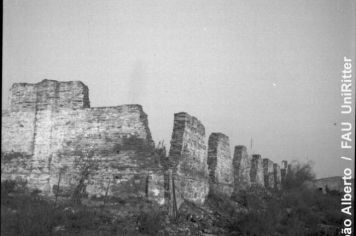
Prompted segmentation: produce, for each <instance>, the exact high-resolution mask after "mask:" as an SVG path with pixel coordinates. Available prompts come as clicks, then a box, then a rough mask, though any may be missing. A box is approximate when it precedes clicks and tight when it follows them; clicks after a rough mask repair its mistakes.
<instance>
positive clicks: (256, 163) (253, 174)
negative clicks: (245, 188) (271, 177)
mask: <svg viewBox="0 0 356 236" xmlns="http://www.w3.org/2000/svg"><path fill="white" fill-rule="evenodd" d="M250 178H251V184H252V185H254V186H260V187H264V186H265V183H264V176H263V161H262V157H261V155H259V154H253V155H252V160H251V171H250Z"/></svg>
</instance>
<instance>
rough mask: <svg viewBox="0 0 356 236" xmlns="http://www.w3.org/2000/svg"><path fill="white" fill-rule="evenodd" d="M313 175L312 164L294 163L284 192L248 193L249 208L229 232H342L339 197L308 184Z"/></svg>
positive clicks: (291, 235)
mask: <svg viewBox="0 0 356 236" xmlns="http://www.w3.org/2000/svg"><path fill="white" fill-rule="evenodd" d="M314 178H315V175H314V174H313V172H312V166H311V164H310V163H306V164H301V163H294V165H293V166H292V168H291V169H290V170H289V173H288V174H287V176H286V180H285V182H284V185H283V186H284V188H283V191H281V192H274V193H272V195H268V194H267V193H263V191H260V192H259V194H255V193H253V191H250V192H248V193H245V194H247V197H246V198H247V199H249V201H248V203H247V209H248V211H246V212H245V213H242V214H239V216H238V217H236V218H235V219H234V220H233V223H232V224H231V225H230V232H235V233H236V235H251V236H252V235H256V236H260V235H266V236H269V235H276V236H277V235H281V236H282V235H283V236H299V235H310V236H312V235H339V232H340V229H339V226H340V225H341V222H342V214H341V213H340V197H339V196H338V195H336V194H323V193H322V192H320V191H317V190H315V189H311V188H308V187H307V186H305V184H304V183H305V182H306V181H313V180H314ZM256 206H257V207H256ZM237 233H238V234H237Z"/></svg>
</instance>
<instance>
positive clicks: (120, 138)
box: [1, 80, 290, 209]
mask: <svg viewBox="0 0 356 236" xmlns="http://www.w3.org/2000/svg"><path fill="white" fill-rule="evenodd" d="M88 93H89V92H88V88H87V86H85V85H84V84H83V83H81V82H78V81H76V82H58V81H53V80H43V81H41V82H40V83H37V84H24V83H19V84H14V85H13V86H12V88H11V93H10V97H9V104H10V106H9V109H8V110H7V111H2V133H1V136H2V142H1V148H2V156H1V164H2V165H1V173H2V175H1V178H2V179H21V180H25V181H27V182H28V185H29V186H30V187H32V188H38V189H40V190H41V191H42V192H43V193H45V194H59V195H63V196H69V195H71V194H73V193H74V192H76V191H78V188H83V189H82V190H83V191H84V192H85V193H86V194H87V195H89V196H97V197H100V196H104V195H106V194H108V195H109V196H115V197H119V198H130V197H135V196H136V197H137V196H140V197H141V196H146V197H148V198H150V199H153V200H155V201H157V202H159V203H160V204H163V203H165V202H167V204H168V205H171V206H174V207H173V208H179V205H180V204H181V203H182V202H183V201H184V200H189V201H193V202H195V203H199V204H201V203H203V202H204V201H205V198H206V196H207V195H208V192H209V189H210V190H211V192H214V191H217V192H221V193H224V194H226V195H228V196H230V195H231V194H232V193H236V194H237V193H239V191H243V190H247V189H248V188H249V187H250V186H251V185H259V186H266V187H267V188H270V189H272V188H275V189H280V186H281V179H282V180H283V178H285V176H286V173H287V171H288V168H290V166H289V165H287V162H283V165H282V168H279V166H278V165H276V164H275V165H273V162H271V161H270V160H268V159H263V160H262V159H261V156H260V155H253V156H252V158H251V157H249V155H248V153H247V149H246V147H245V146H235V149H234V155H233V158H232V157H231V153H230V144H229V138H228V137H227V136H226V135H224V134H222V133H212V134H211V135H210V136H209V141H208V146H209V147H208V149H207V147H206V144H205V127H204V125H203V124H202V123H201V122H200V121H199V120H198V119H197V118H195V117H193V116H191V115H189V114H187V113H184V112H181V113H176V114H175V115H174V127H173V133H172V140H171V148H170V152H169V157H168V158H164V160H163V159H162V156H160V155H158V154H157V152H156V151H155V149H154V142H153V140H152V137H151V133H150V130H149V127H148V120H147V115H146V114H145V112H144V111H143V109H142V107H141V106H140V105H122V106H115V107H95V108H90V102H89V94H88ZM164 156H165V155H164ZM82 185H83V186H82ZM173 208H172V207H171V209H173Z"/></svg>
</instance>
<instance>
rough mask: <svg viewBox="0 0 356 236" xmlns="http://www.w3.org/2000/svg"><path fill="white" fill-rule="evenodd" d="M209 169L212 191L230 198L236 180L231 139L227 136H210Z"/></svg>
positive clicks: (219, 134) (213, 134) (218, 134)
mask: <svg viewBox="0 0 356 236" xmlns="http://www.w3.org/2000/svg"><path fill="white" fill-rule="evenodd" d="M208 168H209V188H210V191H212V192H214V191H218V192H221V193H224V194H226V195H228V196H230V195H231V194H232V190H233V182H234V179H233V171H232V157H231V153H230V143H229V137H228V136H226V135H225V134H222V133H212V134H210V136H209V141H208Z"/></svg>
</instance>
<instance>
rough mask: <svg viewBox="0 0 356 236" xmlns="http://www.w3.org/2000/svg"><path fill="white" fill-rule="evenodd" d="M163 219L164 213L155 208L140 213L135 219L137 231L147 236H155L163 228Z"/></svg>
mask: <svg viewBox="0 0 356 236" xmlns="http://www.w3.org/2000/svg"><path fill="white" fill-rule="evenodd" d="M164 219H165V214H164V212H163V211H161V210H159V209H157V208H155V207H152V208H150V209H148V210H145V211H142V213H141V214H140V215H139V216H138V218H137V227H138V230H139V232H141V233H145V234H148V235H157V233H158V232H159V231H160V230H161V229H162V228H163V223H164Z"/></svg>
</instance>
